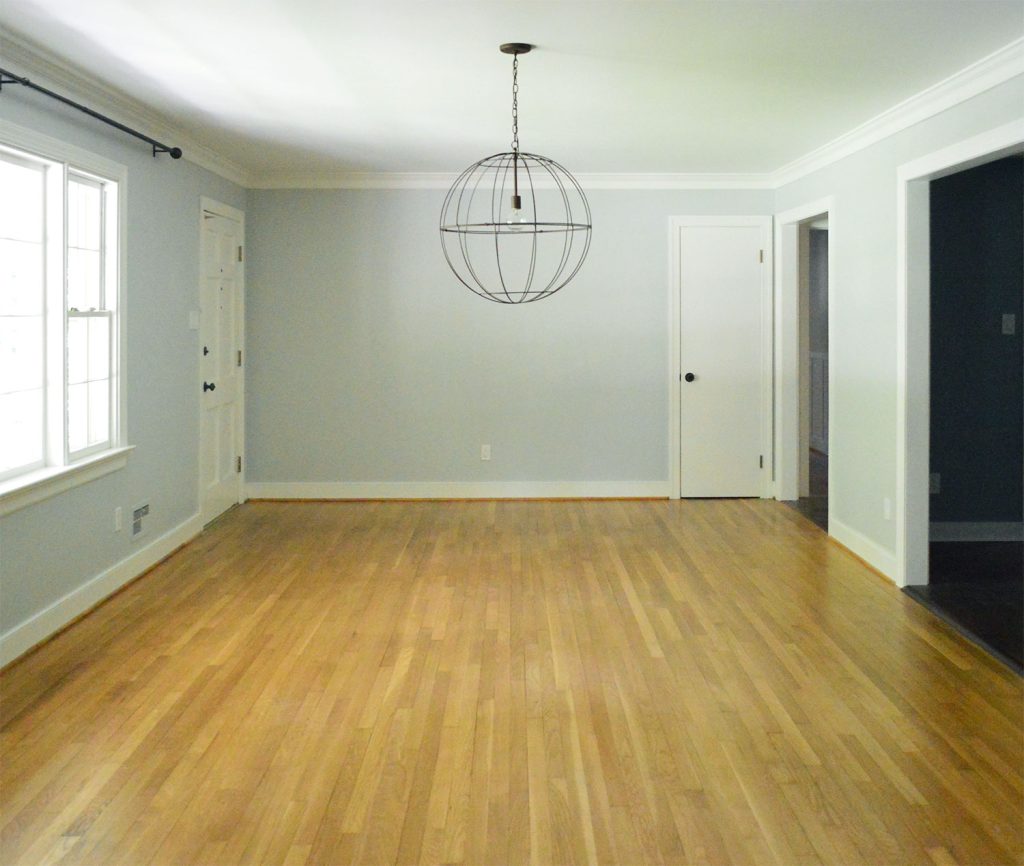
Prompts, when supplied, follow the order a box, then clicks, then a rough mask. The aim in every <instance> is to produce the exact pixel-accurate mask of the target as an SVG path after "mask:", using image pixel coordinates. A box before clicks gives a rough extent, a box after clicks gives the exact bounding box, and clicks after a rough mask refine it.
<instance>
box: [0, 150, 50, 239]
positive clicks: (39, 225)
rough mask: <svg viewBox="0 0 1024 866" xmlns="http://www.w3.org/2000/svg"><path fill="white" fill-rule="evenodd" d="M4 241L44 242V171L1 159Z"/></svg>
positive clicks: (0, 202) (0, 204)
mask: <svg viewBox="0 0 1024 866" xmlns="http://www.w3.org/2000/svg"><path fill="white" fill-rule="evenodd" d="M0 189H2V190H3V195H2V196H0V238H8V239H13V240H22V241H34V242H36V243H40V242H42V240H43V171H42V169H41V168H28V167H27V166H23V165H19V164H18V163H14V162H8V161H7V160H5V159H3V158H2V157H0Z"/></svg>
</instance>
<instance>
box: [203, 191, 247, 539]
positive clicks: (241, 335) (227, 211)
mask: <svg viewBox="0 0 1024 866" xmlns="http://www.w3.org/2000/svg"><path fill="white" fill-rule="evenodd" d="M204 213H212V214H216V215H217V216H222V217H226V218H227V219H230V220H234V221H235V222H237V223H238V242H239V244H241V246H242V250H243V255H242V262H241V266H240V267H239V269H238V306H239V309H238V315H237V316H236V317H235V329H236V333H235V338H236V341H237V342H236V345H237V346H238V347H239V348H240V349H241V352H242V376H241V378H240V380H239V387H238V394H237V399H236V400H235V430H237V431H238V432H237V434H236V441H235V448H236V449H237V450H236V452H235V453H236V454H238V455H239V456H240V457H241V458H242V471H241V472H240V473H237V476H238V492H237V496H236V497H235V501H236V502H245V499H246V495H245V473H246V459H245V366H246V363H247V362H248V354H247V352H246V347H245V263H246V259H247V258H248V256H246V255H245V254H244V250H245V249H246V245H245V212H244V211H240V210H239V209H238V208H234V207H231V205H227V204H224V203H223V202H219V201H217V200H216V199H212V198H208V197H207V196H205V195H204V196H200V198H199V245H200V246H199V249H200V263H199V292H200V297H202V291H203V285H202V281H203V262H202V242H203V214H204ZM201 343H202V341H201V340H199V339H197V341H196V358H197V359H201V356H200V353H201V352H202V345H201ZM197 369H199V370H200V375H199V378H198V379H197V380H196V394H197V395H198V396H197V397H196V401H197V403H198V405H199V419H200V424H199V438H198V442H199V451H198V453H197V455H196V460H197V462H196V467H197V473H196V474H197V478H196V488H197V505H198V508H197V511H198V512H199V514H200V515H201V516H202V517H203V518H204V520H205V515H204V514H203V494H202V485H203V470H202V455H203V442H202V413H203V406H202V395H203V379H202V372H201V365H198V366H197Z"/></svg>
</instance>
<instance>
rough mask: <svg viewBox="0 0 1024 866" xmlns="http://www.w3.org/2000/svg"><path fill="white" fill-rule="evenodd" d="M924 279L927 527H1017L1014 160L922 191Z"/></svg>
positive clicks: (1021, 198)
mask: <svg viewBox="0 0 1024 866" xmlns="http://www.w3.org/2000/svg"><path fill="white" fill-rule="evenodd" d="M931 280H932V282H931V353H932V354H931V471H932V472H938V473H941V476H942V481H941V492H940V493H939V494H938V495H933V496H932V497H931V500H930V501H931V520H932V521H956V522H980V521H1019V520H1021V511H1022V505H1021V501H1022V494H1024V491H1022V486H1024V484H1022V480H1021V478H1022V470H1024V431H1022V421H1021V418H1022V412H1024V373H1022V369H1024V366H1022V365H1024V343H1022V337H1021V331H1022V326H1024V322H1022V314H1024V309H1022V298H1024V159H1022V158H1020V157H1010V158H1007V159H1002V160H999V161H997V162H991V163H988V164H987V165H982V166H979V167H978V168H974V169H970V170H969V171H964V172H959V173H958V174H954V175H950V176H949V177H945V178H942V179H940V180H936V181H933V182H932V184H931ZM1004 313H1013V314H1015V315H1016V317H1017V319H1016V322H1017V329H1016V330H1017V332H1016V334H1015V335H1014V336H1005V335H1003V334H1002V332H1001V325H1002V316H1003V314H1004ZM911 324H913V323H911Z"/></svg>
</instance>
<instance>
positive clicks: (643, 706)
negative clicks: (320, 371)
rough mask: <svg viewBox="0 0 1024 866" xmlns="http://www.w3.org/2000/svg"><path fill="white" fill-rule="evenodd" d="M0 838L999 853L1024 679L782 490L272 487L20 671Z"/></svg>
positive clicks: (126, 853) (359, 853) (291, 848)
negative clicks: (435, 495) (575, 495)
mask: <svg viewBox="0 0 1024 866" xmlns="http://www.w3.org/2000/svg"><path fill="white" fill-rule="evenodd" d="M0 696H2V701H0V731H2V735H0V745H2V749H3V760H2V761H0V862H3V863H4V864H5V866H14V864H33V866H37V864H41V863H51V862H58V861H59V862H60V863H62V864H99V863H104V864H140V863H146V864H153V866H161V864H175V866H178V864H185V863H196V864H217V866H229V864H241V863H250V864H283V863H287V864H290V866H298V864H332V866H338V864H345V863H375V864H385V863H387V864H390V863H403V864H405V863H409V864H411V863H445V864H458V863H466V864H470V863H474V864H526V863H534V864H568V863H603V864H646V863H651V864H682V863H705V864H706V863H714V864H737V866H738V864H744V866H746V864H754V863H758V864H761V863H764V864H786V866H789V864H795V863H801V864H815V863H823V864H862V863H864V864H867V863H870V864H897V863H898V864H904V866H906V864H930V866H934V864H936V863H940V864H950V863H960V864H978V863H986V864H996V863H1017V862H1020V861H1021V858H1022V856H1024V838H1022V835H1024V780H1022V766H1024V754H1022V744H1024V718H1022V713H1021V709H1022V702H1024V686H1022V680H1021V679H1020V678H1019V677H1017V676H1016V675H1015V674H1013V673H1012V672H1010V671H1009V670H1008V669H1007V668H1005V667H1004V666H1003V665H1001V664H999V663H997V662H996V661H994V660H993V659H992V658H991V657H990V656H989V655H987V654H986V653H984V652H982V651H981V650H979V649H978V648H977V647H975V646H974V645H972V644H971V643H969V642H968V641H966V640H964V639H963V638H962V637H961V636H960V635H959V634H958V633H956V632H955V631H954V630H952V629H951V628H950V627H949V626H947V625H946V624H945V623H944V622H942V621H940V620H939V619H937V618H936V617H935V616H933V615H932V614H931V613H930V612H929V611H927V610H926V609H925V608H923V607H921V606H920V605H918V604H916V603H915V602H913V601H912V600H910V599H909V598H907V597H906V596H905V595H903V594H902V593H900V592H899V591H898V590H897V589H896V588H895V587H893V586H892V585H891V584H889V583H887V582H885V581H883V580H881V579H879V578H878V577H877V575H875V574H873V573H872V572H871V571H869V570H868V569H867V568H866V567H864V566H863V565H862V564H861V563H860V562H859V561H858V560H856V559H855V558H853V557H852V556H850V555H848V554H847V553H846V552H845V551H843V550H842V549H841V548H839V547H838V546H837V545H835V544H833V543H832V542H830V541H829V540H828V539H827V538H826V536H825V535H824V534H823V533H821V532H819V531H818V530H817V529H816V528H814V527H812V526H811V525H810V524H809V523H808V522H807V521H805V520H804V519H803V518H802V517H800V516H799V515H798V514H797V513H795V512H794V511H792V510H791V509H789V508H786V507H784V506H782V505H780V504H778V503H776V502H769V501H758V500H741V501H721V500H698V501H676V502H669V501H647V502H405V503H380V502H377V503H368V502H366V503H269V502H254V503H249V504H247V505H244V506H242V507H240V508H238V509H236V510H234V511H233V512H231V513H229V514H227V515H226V516H225V517H224V518H223V519H221V520H219V521H217V523H215V524H214V525H213V526H212V527H211V528H209V529H208V530H207V531H206V532H204V533H203V534H202V535H201V536H199V537H198V538H197V539H196V540H195V541H194V542H193V543H192V544H190V545H188V546H186V547H185V548H183V549H182V550H180V551H179V552H178V553H176V554H175V555H174V556H172V557H171V558H170V559H168V560H167V561H165V562H164V563H163V564H161V565H160V566H158V567H157V568H156V569H154V570H153V571H152V572H150V573H149V574H148V575H146V576H145V577H144V578H143V579H141V580H139V581H137V582H136V583H134V584H132V585H130V586H129V587H127V588H126V589H125V590H124V591H123V592H121V593H120V594H118V595H116V596H115V597H114V598H113V599H111V600H110V601H109V602H108V603H106V604H105V605H103V606H102V607H100V608H99V609H98V610H96V611H95V612H94V613H92V614H90V615H89V616H87V617H85V618H84V619H83V620H81V621H80V622H78V623H77V624H75V625H74V626H72V627H71V628H70V629H68V630H67V631H66V632H64V633H63V634H61V635H60V636H58V637H56V638H55V639H54V640H52V641H50V642H49V643H47V644H45V645H43V646H42V647H41V648H40V649H39V650H37V651H36V652H34V653H32V654H30V655H28V656H27V657H25V658H24V659H22V660H21V661H19V662H17V663H15V664H14V665H13V666H11V667H10V668H8V669H7V670H6V671H5V672H3V674H2V676H0Z"/></svg>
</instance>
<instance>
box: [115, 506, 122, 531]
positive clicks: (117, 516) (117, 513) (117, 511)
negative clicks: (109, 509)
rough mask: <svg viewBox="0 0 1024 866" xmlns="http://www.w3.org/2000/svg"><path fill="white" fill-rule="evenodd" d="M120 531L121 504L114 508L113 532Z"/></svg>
mask: <svg viewBox="0 0 1024 866" xmlns="http://www.w3.org/2000/svg"><path fill="white" fill-rule="evenodd" d="M120 531H121V506H120V505H118V506H117V508H115V509H114V532H120Z"/></svg>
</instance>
